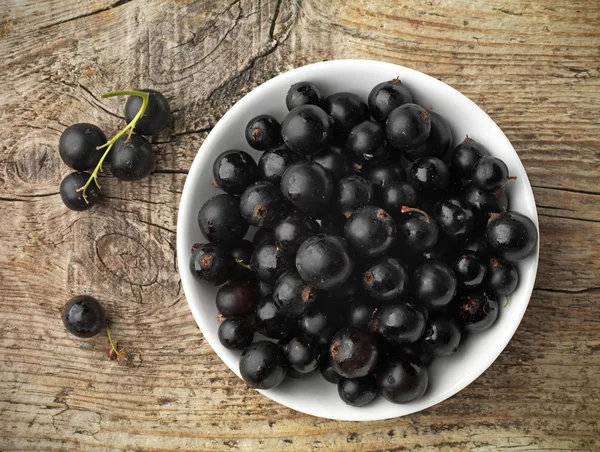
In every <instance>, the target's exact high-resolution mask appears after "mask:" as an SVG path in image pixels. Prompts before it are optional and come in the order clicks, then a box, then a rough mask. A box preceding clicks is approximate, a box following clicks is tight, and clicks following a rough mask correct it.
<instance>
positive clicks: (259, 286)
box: [256, 279, 274, 298]
mask: <svg viewBox="0 0 600 452" xmlns="http://www.w3.org/2000/svg"><path fill="white" fill-rule="evenodd" d="M273 289H274V287H273V284H269V283H268V282H265V281H263V280H262V279H259V280H258V281H256V290H257V291H258V294H259V295H260V297H261V298H264V297H267V296H269V295H273Z"/></svg>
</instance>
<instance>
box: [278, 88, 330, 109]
mask: <svg viewBox="0 0 600 452" xmlns="http://www.w3.org/2000/svg"><path fill="white" fill-rule="evenodd" d="M322 102H323V96H321V91H320V90H319V88H317V87H316V86H315V85H314V84H313V83H310V82H298V83H294V84H293V85H292V86H291V87H290V89H289V90H288V92H287V94H286V96H285V105H286V107H287V109H288V110H290V111H291V110H293V109H294V108H296V107H300V106H301V105H306V104H310V105H317V106H320V105H321V103H322Z"/></svg>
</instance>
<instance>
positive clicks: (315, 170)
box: [281, 160, 335, 215]
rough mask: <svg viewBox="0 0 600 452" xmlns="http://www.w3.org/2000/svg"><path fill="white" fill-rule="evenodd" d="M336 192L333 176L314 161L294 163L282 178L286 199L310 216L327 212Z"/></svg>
mask: <svg viewBox="0 0 600 452" xmlns="http://www.w3.org/2000/svg"><path fill="white" fill-rule="evenodd" d="M334 191H335V183H334V181H333V178H332V177H331V174H330V173H329V172H328V171H327V170H326V169H325V168H323V167H322V166H321V165H319V164H318V163H315V162H312V161H306V160H305V161H302V162H298V163H294V164H293V165H291V166H290V167H289V168H288V169H287V170H285V173H283V176H282V177H281V193H283V196H284V198H285V199H287V200H288V201H290V202H291V203H292V205H293V206H294V207H295V208H296V209H298V210H300V211H302V212H304V213H306V214H308V215H315V214H318V213H319V212H323V211H324V210H326V209H327V206H328V204H329V202H330V201H331V199H332V197H333V194H334Z"/></svg>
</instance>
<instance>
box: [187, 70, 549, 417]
mask: <svg viewBox="0 0 600 452" xmlns="http://www.w3.org/2000/svg"><path fill="white" fill-rule="evenodd" d="M396 77H399V78H400V79H401V80H402V83H403V84H404V85H406V87H407V88H408V89H409V90H410V92H411V93H412V94H413V97H414V99H415V102H416V103H419V104H421V105H423V106H425V107H427V108H431V109H432V110H433V111H436V112H438V113H440V114H441V115H442V116H443V117H444V118H445V119H446V120H447V121H448V122H449V124H450V127H451V128H452V134H453V137H454V143H455V144H457V143H459V142H461V141H462V140H463V139H464V137H465V135H467V134H468V135H469V137H471V138H473V139H475V140H477V141H479V142H481V143H482V144H484V145H485V146H486V147H487V148H488V149H489V150H490V152H491V154H492V155H494V156H496V157H499V158H501V159H502V160H504V161H505V162H506V164H507V165H508V168H509V170H510V174H511V175H512V176H517V180H516V181H511V182H509V184H508V186H509V188H508V194H509V203H510V205H509V208H510V210H513V211H516V212H519V213H521V214H524V215H526V216H528V217H529V218H531V219H532V220H533V222H534V223H535V224H536V227H537V225H538V218H537V212H536V207H535V201H534V199H533V192H532V190H531V185H530V184H529V180H528V178H527V174H526V173H525V169H524V168H523V165H522V164H521V161H520V160H519V157H518V156H517V153H516V152H515V150H514V148H513V147H512V145H511V144H510V142H509V141H508V139H507V138H506V136H505V135H504V134H503V133H502V131H501V130H500V128H499V127H498V126H497V125H496V124H495V123H494V121H492V119H491V118H490V117H489V116H488V115H487V114H486V113H485V112H484V111H483V110H481V109H480V108H479V107H478V106H477V105H475V104H474V103H473V102H472V101H471V100H469V99H468V98H467V97H465V96H463V95H462V94H461V93H459V92H458V91H456V90H455V89H453V88H451V87H450V86H448V85H446V84H444V83H442V82H441V81H439V80H436V79H434V78H432V77H430V76H428V75H425V74H422V73H420V72H417V71H414V70H412V69H408V68H405V67H402V66H398V65H395V64H390V63H383V62H378V61H368V60H340V61H328V62H324V63H316V64H311V65H308V66H304V67H301V68H298V69H294V70H292V71H289V72H286V73H284V74H281V75H279V76H277V77H275V78H273V79H272V80H269V81H268V82H265V83H263V84H262V85H261V86H259V87H258V88H256V89H255V90H253V91H252V92H251V93H249V94H247V95H246V96H245V97H244V98H243V99H241V100H240V101H239V102H238V103H237V104H235V105H234V106H233V107H232V108H231V109H230V110H229V111H228V112H227V113H226V114H225V115H224V116H223V118H222V119H221V120H220V121H219V122H218V123H217V125H216V126H215V128H214V129H213V130H212V132H211V133H210V135H209V136H208V137H207V138H206V140H205V141H204V143H203V144H202V147H201V148H200V150H199V151H198V154H197V155H196V158H195V159H194V163H193V164H192V167H191V169H190V172H189V175H188V177H187V180H186V183H185V187H184V189H183V194H182V196H181V203H180V206H179V217H178V222H177V223H178V224H177V254H178V262H179V272H180V274H181V281H182V283H183V288H184V290H185V295H186V297H187V300H188V303H189V305H190V309H191V310H192V313H193V315H194V318H195V319H196V322H197V323H198V326H199V327H200V330H201V331H202V334H203V335H204V337H205V338H206V340H207V341H208V342H209V344H210V345H211V346H212V348H213V349H214V350H215V351H216V352H217V354H218V355H219V357H220V358H221V359H222V360H223V361H224V362H225V364H227V365H228V366H229V367H230V369H231V370H232V371H233V372H235V373H236V374H237V375H238V376H240V372H239V365H238V360H239V356H240V354H239V353H237V352H234V351H230V350H227V349H226V348H224V347H223V346H222V345H221V343H220V342H219V339H218V337H217V330H218V326H219V322H218V321H217V319H216V316H217V309H216V307H215V294H216V292H217V289H216V288H215V287H212V286H208V285H205V284H201V283H199V282H197V281H196V280H194V278H193V277H192V276H191V274H190V272H189V267H188V260H189V257H190V248H191V247H192V245H193V244H194V243H195V242H198V241H203V240H205V239H204V238H203V237H202V234H201V232H200V229H199V227H198V223H197V214H198V210H199V208H200V206H202V204H203V203H204V202H205V201H206V200H207V199H209V198H210V197H212V196H214V195H215V194H217V193H218V191H217V190H216V189H215V188H213V187H212V185H211V182H212V164H213V161H214V159H215V157H216V156H217V155H219V154H220V153H221V152H223V151H226V150H228V149H242V150H245V151H248V152H250V153H251V154H252V155H253V156H254V157H256V158H258V157H259V156H260V153H258V152H255V151H253V150H251V149H250V147H249V146H248V144H247V143H246V140H245V138H244V128H245V126H246V124H247V122H248V121H249V120H250V119H251V118H252V117H254V116H256V115H258V114H263V113H265V114H269V115H273V116H274V117H276V118H277V119H279V120H280V121H281V120H283V118H284V116H285V114H286V113H287V109H286V106H285V95H286V93H287V90H288V89H289V87H290V86H291V85H292V84H294V83H296V82H300V81H305V80H307V81H310V82H313V83H315V84H316V85H317V86H318V87H319V88H321V90H322V93H323V94H324V95H325V96H327V95H329V94H332V93H334V92H338V91H350V92H353V93H356V94H358V95H360V96H361V97H362V98H363V99H365V100H366V98H367V95H368V94H369V91H370V90H371V88H373V87H374V86H375V85H376V84H378V83H380V82H382V81H385V80H391V79H393V78H396ZM538 229H539V228H538ZM538 243H539V241H538ZM538 252H539V245H538V247H536V250H535V253H533V254H532V255H531V256H529V257H528V258H527V259H526V260H524V261H522V262H520V263H519V266H518V267H519V277H520V282H519V286H518V288H517V290H516V291H515V292H514V293H513V294H512V295H511V297H510V303H509V305H508V306H507V307H505V308H501V312H500V315H499V318H498V321H497V322H496V324H495V325H494V326H493V327H492V328H490V329H489V330H487V331H485V332H483V333H479V334H477V335H473V336H471V337H469V340H468V341H465V342H464V343H463V344H461V347H460V348H459V351H458V352H457V353H455V354H454V355H452V356H450V357H448V358H442V359H436V360H435V361H434V362H433V364H432V365H431V367H430V368H429V382H430V384H429V388H428V390H427V392H426V393H425V395H424V396H423V397H422V398H421V399H420V400H417V401H415V402H412V403H408V404H405V405H395V404H392V403H390V402H388V401H386V400H385V399H383V398H382V397H379V398H377V399H376V401H375V402H373V403H371V404H369V405H367V406H365V407H362V408H354V407H350V406H347V405H345V404H344V403H343V402H342V401H341V400H340V398H339V397H338V394H337V387H336V385H332V384H330V383H327V382H326V381H325V380H324V379H323V378H322V377H321V375H320V374H319V372H316V373H315V375H312V376H311V377H309V378H307V379H303V380H297V379H292V378H287V379H286V380H285V382H284V383H283V384H282V385H280V386H279V387H277V388H275V389H270V390H266V391H260V392H262V393H263V394H264V395H266V396H267V397H269V398H271V399H273V400H274V401H276V402H279V403H281V404H282V405H285V406H287V407H289V408H292V409H294V410H297V411H301V412H303V413H307V414H311V415H313V416H319V417H324V418H329V419H338V420H352V421H373V420H380V419H388V418H393V417H398V416H404V415H406V414H410V413H414V412H416V411H419V410H423V409H425V408H428V407H430V406H432V405H435V404H437V403H440V402H441V401H443V400H445V399H447V398H448V397H451V396H453V395H454V394H456V393H457V392H459V391H460V390H461V389H463V388H465V387H466V386H467V385H469V384H470V383H471V382H472V381H473V380H475V379H476V378H477V377H478V376H479V375H481V374H482V373H483V372H484V371H485V370H486V369H487V368H488V367H489V366H490V365H491V364H492V363H493V362H494V360H495V359H496V358H497V357H498V355H500V353H501V352H502V350H503V349H504V347H506V345H507V344H508V342H509V341H510V339H511V338H512V336H513V334H514V333H515V331H516V329H517V327H518V326H519V323H520V322H521V319H522V318H523V315H524V313H525V309H526V308H527V304H528V303H529V298H530V296H531V292H532V290H533V283H534V281H535V275H536V271H537V266H538ZM500 304H501V305H502V304H503V303H502V300H501V301H500Z"/></svg>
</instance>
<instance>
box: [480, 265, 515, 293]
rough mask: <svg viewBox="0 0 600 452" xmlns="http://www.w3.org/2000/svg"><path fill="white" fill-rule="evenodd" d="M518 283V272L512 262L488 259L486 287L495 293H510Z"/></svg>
mask: <svg viewBox="0 0 600 452" xmlns="http://www.w3.org/2000/svg"><path fill="white" fill-rule="evenodd" d="M518 284H519V272H518V271H517V268H516V267H515V265H514V264H513V263H512V262H509V261H507V260H504V259H500V258H493V259H490V261H489V262H488V265H487V278H486V281H485V285H486V287H487V288H488V289H489V290H490V291H491V292H493V293H495V294H496V295H510V294H511V293H513V292H514V291H515V289H516V288H517V285H518Z"/></svg>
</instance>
